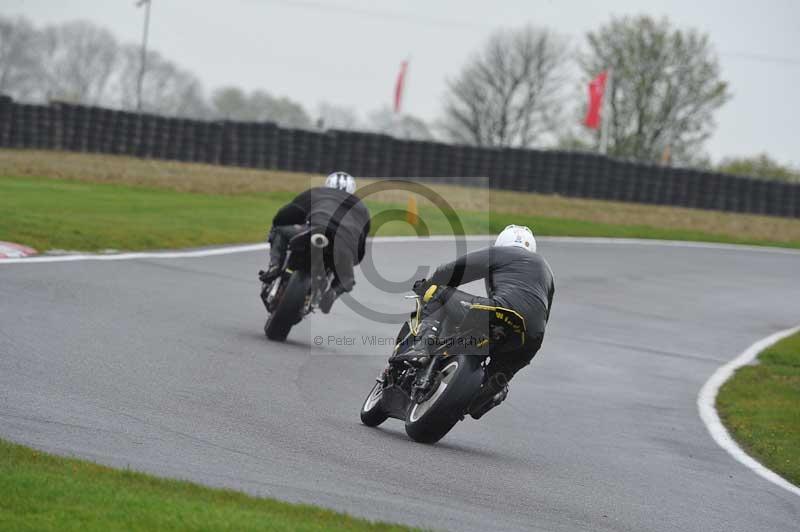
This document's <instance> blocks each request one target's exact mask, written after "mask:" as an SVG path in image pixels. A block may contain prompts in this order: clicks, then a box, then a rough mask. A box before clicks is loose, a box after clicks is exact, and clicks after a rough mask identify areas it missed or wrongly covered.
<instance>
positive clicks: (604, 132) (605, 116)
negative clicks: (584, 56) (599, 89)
mask: <svg viewBox="0 0 800 532" xmlns="http://www.w3.org/2000/svg"><path fill="white" fill-rule="evenodd" d="M607 72H608V76H607V77H606V86H605V90H604V91H603V107H602V111H601V114H600V120H601V122H600V153H602V154H603V155H605V154H606V152H607V151H608V128H609V122H610V121H611V88H612V84H613V83H614V77H613V75H612V70H611V68H609V69H608V70H607Z"/></svg>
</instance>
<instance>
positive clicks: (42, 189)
mask: <svg viewBox="0 0 800 532" xmlns="http://www.w3.org/2000/svg"><path fill="white" fill-rule="evenodd" d="M292 196H293V193H292V192H260V193H252V194H249V195H212V194H200V193H191V192H178V191H174V190H169V189H164V188H148V187H143V186H129V185H119V184H105V183H103V184H99V183H86V182H77V181H64V180H56V179H46V178H32V177H25V178H18V177H0V213H2V215H1V216H0V240H6V241H11V242H17V243H20V244H25V245H28V246H31V247H34V248H36V249H38V250H41V251H44V250H49V249H68V250H81V251H95V250H100V249H108V248H111V249H124V250H142V249H163V248H181V247H192V246H205V245H216V244H229V243H241V242H256V241H260V240H263V239H264V236H265V234H266V231H267V229H268V227H269V224H270V221H271V219H272V215H273V214H274V212H275V211H276V210H277V209H278V208H279V207H280V206H281V205H283V204H284V203H285V202H286V201H288V200H289V199H290V198H291V197H292ZM368 205H369V206H370V208H371V209H372V210H373V212H380V211H381V210H384V209H391V208H397V209H402V208H404V206H403V205H393V204H388V203H375V202H368ZM458 217H459V219H460V220H461V222H462V223H463V226H464V229H465V231H466V232H467V233H470V234H489V233H497V232H498V231H499V230H501V229H502V228H503V227H505V225H507V224H509V223H516V224H527V225H530V226H531V227H533V228H534V230H535V231H536V233H537V234H539V235H553V236H605V237H637V238H658V239H672V240H698V241H708V242H729V243H740V244H756V245H776V246H783V247H794V248H800V242H794V241H792V242H775V241H771V240H768V239H754V238H735V237H731V236H729V235H722V234H714V233H707V232H702V231H691V230H686V229H674V228H659V227H650V226H646V225H617V224H608V223H599V222H594V221H584V220H573V219H568V218H551V217H547V216H532V215H520V214H508V213H503V212H498V211H497V210H496V209H495V210H493V211H492V212H491V213H485V212H474V211H461V212H459V213H458ZM420 218H421V219H422V220H423V221H424V222H425V223H426V225H427V226H428V229H429V231H430V233H432V234H449V233H450V232H451V229H450V225H449V223H448V220H447V218H446V217H445V216H444V215H443V214H442V213H440V212H438V211H437V210H436V209H434V208H422V209H420ZM413 233H414V230H413V228H411V227H410V226H408V225H406V224H403V223H398V222H390V223H387V224H385V225H383V226H382V227H381V228H380V230H379V231H378V234H380V235H406V234H413Z"/></svg>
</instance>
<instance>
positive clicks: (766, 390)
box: [717, 333, 800, 486]
mask: <svg viewBox="0 0 800 532" xmlns="http://www.w3.org/2000/svg"><path fill="white" fill-rule="evenodd" d="M758 360H759V364H758V365H755V366H745V367H743V368H741V369H739V370H738V371H737V372H736V373H735V374H734V376H733V378H731V379H730V380H728V382H726V383H725V384H724V385H723V386H722V388H721V389H720V392H719V395H718V396H717V408H718V410H719V413H720V417H721V419H722V421H723V422H724V423H725V425H726V426H727V427H728V430H729V431H730V432H731V434H732V435H733V437H734V439H736V441H737V442H739V444H740V445H741V446H742V447H743V448H744V449H745V450H747V452H748V453H750V454H751V455H752V456H753V457H755V458H757V459H758V460H759V461H760V462H761V463H763V464H764V465H765V466H767V467H768V468H770V469H772V470H773V471H775V472H776V473H778V474H779V475H781V476H783V477H784V478H786V479H787V480H788V481H789V482H792V483H794V484H796V485H798V486H800V333H799V334H795V335H793V336H790V337H789V338H786V339H784V340H782V341H781V342H778V343H777V344H775V345H774V346H772V347H770V348H769V349H766V350H765V351H763V352H762V353H761V354H760V355H759V357H758Z"/></svg>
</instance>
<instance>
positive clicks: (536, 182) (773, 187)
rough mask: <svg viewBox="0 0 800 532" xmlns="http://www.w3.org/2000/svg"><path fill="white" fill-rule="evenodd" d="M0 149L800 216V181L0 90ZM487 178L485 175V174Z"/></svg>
mask: <svg viewBox="0 0 800 532" xmlns="http://www.w3.org/2000/svg"><path fill="white" fill-rule="evenodd" d="M0 148H32V149H53V150H66V151H75V152H87V153H108V154H115V155H130V156H134V157H144V158H153V159H164V160H175V161H186V162H198V163H210V164H218V165H230V166H242V167H250V168H264V169H274V170H287V171H291V172H309V173H327V172H329V171H333V170H337V169H343V170H346V171H348V172H350V173H352V174H354V175H357V176H369V177H402V178H408V179H414V178H423V179H424V180H425V181H429V182H438V183H449V184H460V185H475V186H491V187H492V188H497V189H505V190H518V191H525V192H539V193H544V194H560V195H562V196H570V197H578V198H594V199H606V200H617V201H626V202H636V203H645V204H654V205H675V206H681V207H693V208H698V209H712V210H720V211H732V212H745V213H755V214H767V215H772V216H784V217H794V218H800V184H791V183H783V182H778V181H765V180H761V179H753V178H747V177H739V176H732V175H727V174H721V173H717V172H707V171H703V170H696V169H691V168H672V167H665V166H660V165H651V164H643V163H638V162H631V161H625V160H620V159H613V158H609V157H605V156H601V155H598V154H593V153H585V152H570V151H559V150H527V149H516V148H481V147H474V146H461V145H451V144H444V143H439V142H426V141H418V140H405V139H397V138H393V137H390V136H387V135H381V134H374V133H364V132H358V131H339V130H327V131H324V132H320V131H309V130H301V129H290V128H284V127H279V126H277V125H276V124H273V123H270V122H230V121H215V122H210V121H202V120H187V119H182V118H167V117H162V116H156V115H151V114H137V113H131V112H126V111H117V110H111V109H104V108H99V107H87V106H82V105H73V104H69V103H64V102H53V103H51V104H49V105H29V104H22V103H17V102H14V101H13V100H11V99H10V98H8V97H3V96H0ZM487 178H488V179H487Z"/></svg>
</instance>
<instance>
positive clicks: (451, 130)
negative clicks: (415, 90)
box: [441, 26, 567, 147]
mask: <svg viewBox="0 0 800 532" xmlns="http://www.w3.org/2000/svg"><path fill="white" fill-rule="evenodd" d="M566 54H567V47H566V43H565V41H564V39H562V38H561V37H558V36H557V35H555V34H553V33H551V32H550V31H549V30H546V29H539V28H535V27H533V26H525V27H523V28H520V29H517V30H513V31H508V30H500V31H497V32H496V33H494V34H493V35H492V36H491V37H490V38H489V41H488V42H487V43H486V46H485V47H484V49H483V50H482V51H481V52H480V53H479V54H477V55H475V56H473V57H472V59H471V60H470V61H469V62H468V63H467V64H466V65H465V66H464V68H463V69H462V71H461V73H460V74H459V76H458V77H457V78H456V79H455V80H451V81H449V82H448V92H447V96H446V100H445V110H444V118H443V120H442V123H441V126H442V128H443V130H444V131H445V132H446V133H447V135H448V136H449V137H450V138H451V139H452V140H454V141H456V142H464V143H468V144H477V145H480V146H523V147H524V146H531V145H533V144H534V143H535V142H536V141H537V140H538V139H539V137H540V136H541V135H542V134H543V133H546V132H549V131H552V129H553V127H554V123H555V120H556V118H557V115H558V114H559V111H560V107H559V105H558V101H557V99H558V93H559V90H560V86H561V84H562V82H563V77H564V73H565V70H564V66H565V58H566Z"/></svg>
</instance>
